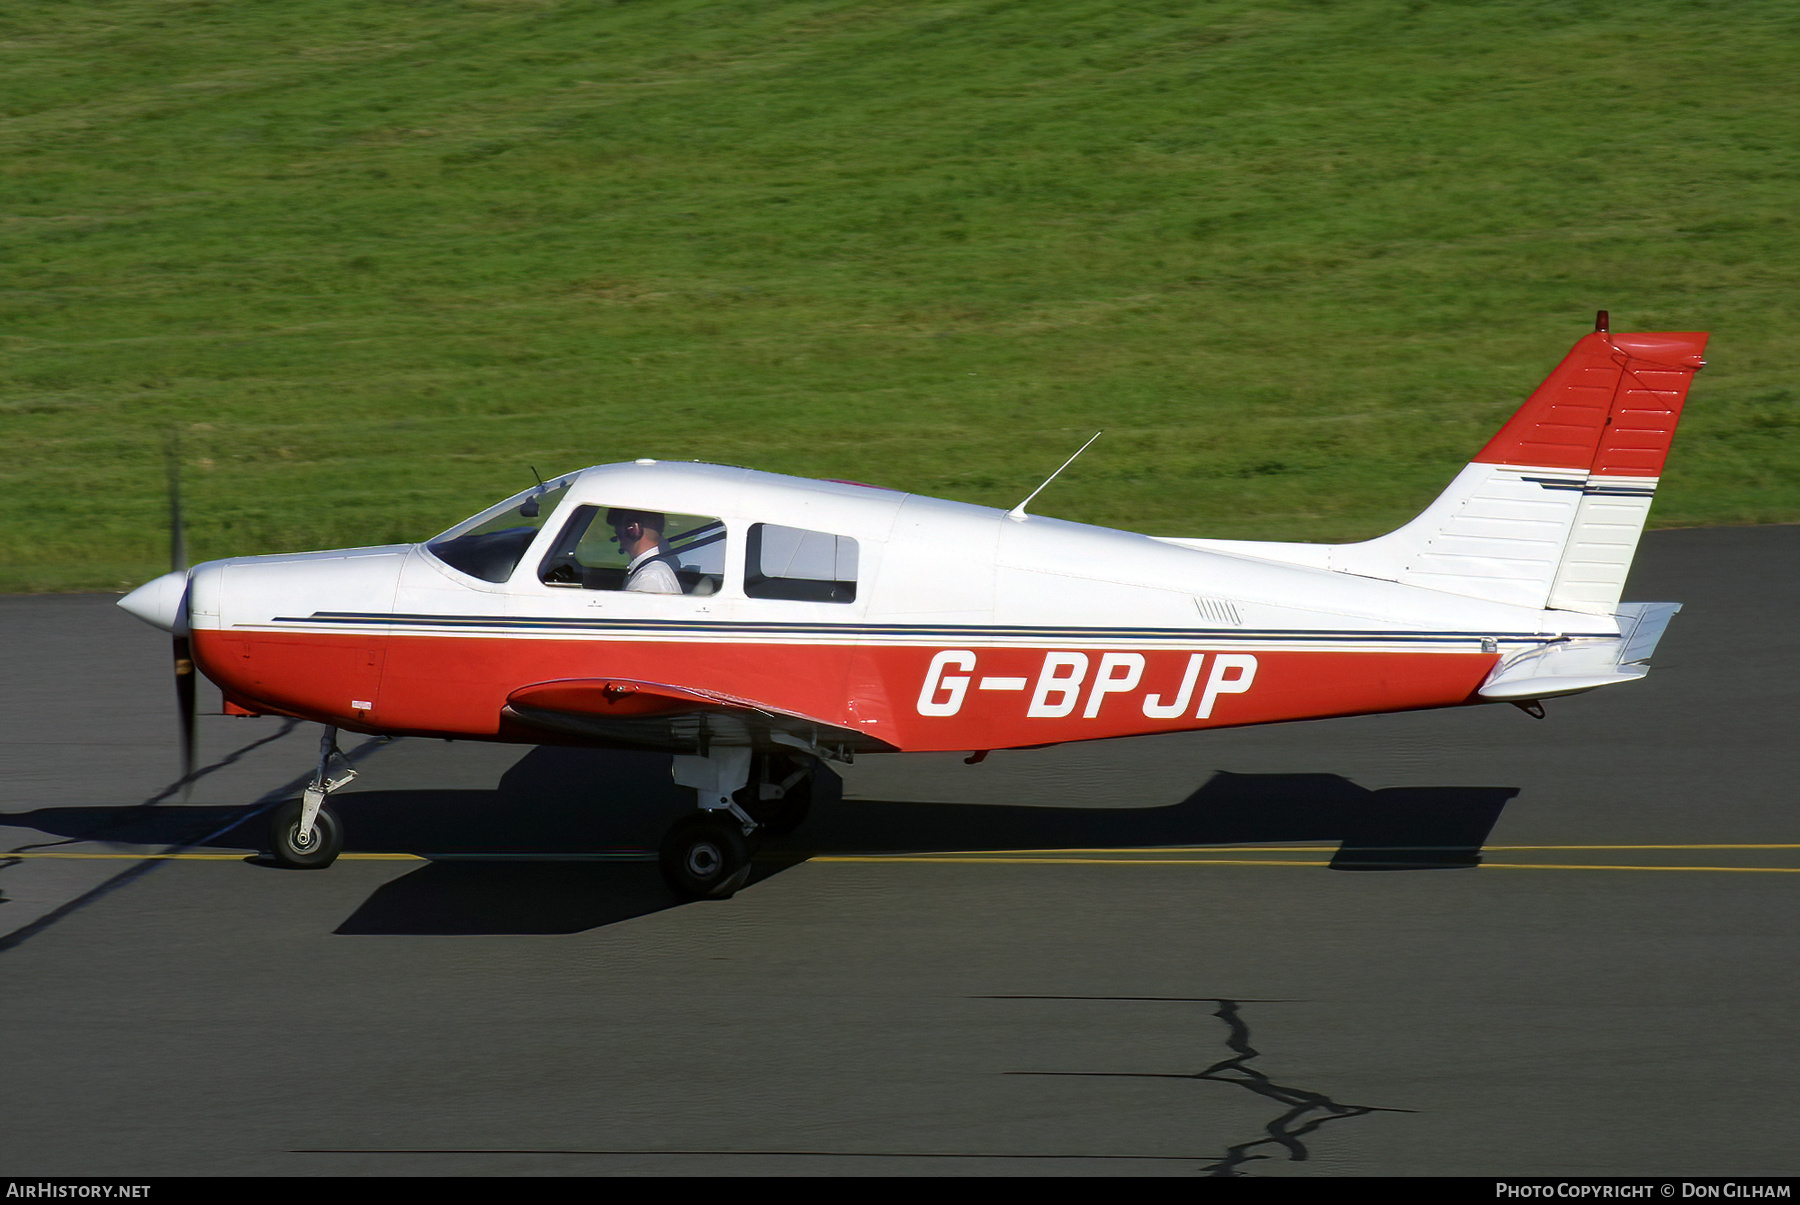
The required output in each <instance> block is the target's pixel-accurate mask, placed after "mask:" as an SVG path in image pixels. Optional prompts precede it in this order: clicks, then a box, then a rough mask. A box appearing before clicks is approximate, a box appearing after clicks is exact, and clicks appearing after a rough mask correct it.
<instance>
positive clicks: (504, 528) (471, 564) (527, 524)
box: [425, 477, 573, 583]
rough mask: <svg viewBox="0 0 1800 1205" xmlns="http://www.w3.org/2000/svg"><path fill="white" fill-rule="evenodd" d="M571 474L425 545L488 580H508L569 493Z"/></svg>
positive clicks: (444, 559) (452, 564)
mask: <svg viewBox="0 0 1800 1205" xmlns="http://www.w3.org/2000/svg"><path fill="white" fill-rule="evenodd" d="M572 480H573V479H572V478H568V477H564V478H559V479H558V480H555V481H551V482H547V483H546V484H545V485H543V486H542V487H540V488H538V489H534V490H528V491H526V492H525V493H523V494H519V495H517V496H516V497H512V498H508V499H507V500H506V501H505V502H502V503H500V504H499V505H498V506H495V507H491V508H489V509H488V510H484V511H482V512H481V513H480V514H479V515H476V516H475V517H474V518H472V519H467V520H464V521H463V522H461V523H458V524H457V525H456V526H455V527H452V528H451V529H450V530H449V531H447V532H445V533H444V534H443V535H441V536H439V537H437V538H436V539H435V540H432V541H430V542H429V543H427V544H426V545H425V547H426V548H428V549H430V550H431V553H432V555H433V556H435V557H437V559H438V560H440V561H442V562H444V564H446V565H449V566H450V567H451V568H452V569H460V570H462V571H463V572H464V573H466V574H468V575H469V576H470V577H478V578H480V579H481V580H482V581H484V582H496V583H498V582H504V581H506V580H507V579H508V578H510V577H511V576H512V575H513V570H515V569H517V568H518V567H519V561H520V559H521V558H523V557H524V555H525V550H526V549H527V548H530V547H531V542H532V541H533V540H534V539H536V538H537V533H538V529H539V528H541V527H542V526H543V525H544V520H546V519H548V518H549V517H550V515H551V514H552V513H553V512H554V511H555V510H556V507H557V504H558V503H559V502H561V501H562V499H563V495H564V494H566V493H568V492H569V485H570V482H571V481H572Z"/></svg>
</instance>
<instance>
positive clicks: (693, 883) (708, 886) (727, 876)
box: [660, 813, 750, 900]
mask: <svg viewBox="0 0 1800 1205" xmlns="http://www.w3.org/2000/svg"><path fill="white" fill-rule="evenodd" d="M660 861H661V864H662V874H663V880H664V881H665V882H666V883H668V885H669V888H670V890H672V891H674V892H675V894H677V895H681V896H686V897H687V898H688V899H695V900H699V899H715V900H722V899H729V898H730V897H731V896H732V895H733V894H734V893H735V892H736V891H737V889H738V888H739V887H742V886H743V885H744V880H745V879H747V878H749V877H750V843H749V842H748V841H746V840H745V839H744V829H743V826H742V825H740V824H739V823H738V822H737V821H736V820H734V819H732V818H731V816H730V815H729V813H728V814H726V815H724V816H722V817H721V816H711V815H699V816H689V817H688V818H687V819H685V820H682V821H680V822H679V823H677V824H676V825H675V827H673V828H671V829H670V830H669V834H668V836H666V837H664V838H663V843H662V854H661V858H660Z"/></svg>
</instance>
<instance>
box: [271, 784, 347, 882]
mask: <svg viewBox="0 0 1800 1205" xmlns="http://www.w3.org/2000/svg"><path fill="white" fill-rule="evenodd" d="M302 808H303V805H302V803H301V801H300V800H298V799H290V800H288V801H287V802H286V803H284V804H282V805H281V806H280V807H278V808H276V809H275V812H274V815H273V816H271V817H270V819H269V852H270V853H271V854H272V855H273V856H274V858H275V860H276V861H277V862H279V863H281V864H282V865H283V866H287V867H291V868H293V869H295V870H319V869H322V868H324V867H326V866H330V865H331V864H332V863H333V862H335V861H337V856H338V855H339V854H340V853H342V852H343V851H344V826H343V824H341V823H340V822H339V821H338V818H337V813H336V812H334V811H332V810H331V809H330V808H329V807H326V806H325V805H324V804H323V803H321V804H320V805H319V810H318V813H317V814H316V815H314V817H313V822H312V827H311V829H310V830H302V829H301V827H300V821H301V811H302Z"/></svg>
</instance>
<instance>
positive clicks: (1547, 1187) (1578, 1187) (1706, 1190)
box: [1494, 1180, 1794, 1201]
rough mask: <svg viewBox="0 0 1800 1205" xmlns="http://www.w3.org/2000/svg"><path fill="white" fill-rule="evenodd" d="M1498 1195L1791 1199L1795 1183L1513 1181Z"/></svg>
mask: <svg viewBox="0 0 1800 1205" xmlns="http://www.w3.org/2000/svg"><path fill="white" fill-rule="evenodd" d="M1494 1195H1495V1196H1496V1197H1499V1198H1501V1199H1503V1200H1520V1199H1523V1200H1564V1201H1589V1200H1599V1201H1606V1200H1613V1201H1616V1200H1633V1201H1637V1200H1669V1199H1673V1198H1677V1197H1679V1198H1681V1199H1683V1200H1693V1199H1696V1198H1698V1199H1708V1198H1715V1197H1716V1198H1723V1199H1729V1200H1734V1201H1736V1200H1763V1199H1774V1200H1791V1199H1792V1198H1793V1195H1794V1186H1793V1185H1792V1184H1773V1183H1767V1182H1757V1183H1752V1182H1740V1181H1732V1180H1718V1181H1713V1180H1706V1181H1699V1182H1696V1181H1693V1180H1651V1181H1647V1182H1644V1183H1640V1184H1580V1183H1570V1182H1568V1181H1566V1180H1559V1181H1556V1182H1554V1183H1532V1184H1511V1183H1508V1182H1507V1181H1505V1180H1497V1181H1495V1182H1494Z"/></svg>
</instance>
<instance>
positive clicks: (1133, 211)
mask: <svg viewBox="0 0 1800 1205" xmlns="http://www.w3.org/2000/svg"><path fill="white" fill-rule="evenodd" d="M1797 48H1800V10H1797V9H1795V8H1794V7H1793V6H1792V5H1791V4H1785V3H1776V2H1772V0H1739V2H1735V3H1731V4H1725V3H1706V2H1702V0H1686V2H1683V0H1642V2H1640V3H1638V4H1635V5H1630V6H1627V5H1620V4H1615V3H1599V2H1597V0H1592V2H1590V0H1489V2H1486V3H1448V2H1440V3H1426V2H1424V0H1409V2H1395V0H1338V2H1336V3H1332V2H1327V0H1320V2H1301V0H1285V2H1283V0H1275V2H1264V3H1252V2H1241V0H1219V2H1216V3H1172V2H1163V0H1155V2H1152V0H1141V2H1137V3H1133V2H1131V0H1006V2H1002V0H985V2H963V3H957V2H950V0H918V2H914V3H906V2H901V0H889V2H885V3H867V2H865V3H849V2H829V0H787V2H782V0H758V2H747V0H746V2H741V3H740V2H725V0H721V2H712V3H708V2H705V0H634V2H629V3H623V2H622V3H616V4H606V3H594V2H591V0H588V2H580V3H577V2H574V0H570V2H566V3H557V2H553V0H541V2H532V0H516V2H510V3H509V2H502V0H493V2H489V3H476V2H468V3H460V4H458V3H448V2H441V0H432V2H425V0H419V2H415V3H410V4H408V3H402V2H399V0H387V2H380V0H366V2H365V0H236V2H231V3H227V2H224V0H219V2H216V3H215V2H209V0H111V2H106V3H100V2H94V0H90V2H86V3H83V2H81V0H56V2H54V3H51V2H44V0H13V2H12V3H10V4H8V5H7V6H6V7H5V8H4V9H0V263H3V264H4V267H5V270H4V273H3V274H0V430H3V431H4V437H5V438H4V444H3V447H4V451H3V452H0V590H14V591H17V590H45V589H75V588H93V587H100V588H106V587H115V588H116V587H118V586H120V585H122V584H125V583H135V582H136V581H140V580H142V579H144V578H145V577H147V576H150V575H151V574H153V573H155V572H157V571H158V570H159V569H160V568H162V567H163V566H164V564H165V563H166V551H165V538H166V537H165V532H164V524H165V521H164V517H163V513H164V505H165V503H164V500H163V469H162V447H163V440H164V438H165V433H166V432H168V431H169V430H171V429H174V430H178V431H179V432H180V435H181V440H182V447H183V450H184V455H183V463H184V467H185V480H186V488H187V494H188V499H187V502H188V514H189V518H190V541H191V544H192V549H193V552H194V555H195V556H196V557H211V556H223V555H233V554H241V553H251V552H265V551H279V550H286V549H297V548H307V547H329V546H337V545H345V544H359V543H373V542H385V541H392V540H411V539H418V538H422V537H424V536H426V535H429V534H432V533H433V532H435V531H437V530H440V529H442V528H444V527H447V526H449V525H450V524H451V523H452V522H454V521H455V520H457V519H459V518H461V517H462V516H464V515H466V514H469V513H471V512H473V511H475V510H477V509H479V508H480V507H482V506H484V505H486V504H487V503H488V502H490V501H493V500H495V499H497V498H498V497H501V496H503V495H505V494H508V493H511V492H513V491H514V490H516V489H518V488H521V487H522V486H523V485H525V484H528V483H529V482H530V480H531V476H530V474H531V468H530V466H536V468H537V469H538V470H539V471H541V472H542V473H544V474H545V475H546V476H548V475H550V474H551V473H553V472H561V471H564V470H567V469H570V468H575V467H579V466H582V465H586V464H594V463H603V462H606V461H611V460H620V459H629V458H633V457H637V456H656V457H661V458H671V459H677V458H693V459H704V460H717V461H723V462H727V463H734V464H746V465H750V466H753V467H757V468H764V469H771V470H776V471H781V472H791V473H798V474H802V475H807V476H832V477H849V478H854V479H859V480H865V481H872V482H877V483H880V484H886V485H892V486H896V487H900V488H904V489H911V490H918V491H922V492H926V493H930V494H935V495H939V496H944V497H951V498H959V499H964V500H967V501H972V502H980V503H985V504H990V505H997V506H1010V505H1012V504H1013V503H1015V502H1017V501H1018V500H1019V499H1020V498H1022V497H1023V496H1024V495H1025V494H1026V493H1028V492H1029V491H1030V490H1031V489H1032V488H1033V487H1034V486H1035V485H1036V484H1037V483H1038V482H1039V481H1040V480H1042V478H1043V476H1044V475H1045V474H1047V473H1048V472H1049V471H1050V470H1051V469H1053V468H1055V466H1056V465H1057V464H1059V463H1061V461H1062V460H1063V458H1064V457H1066V456H1067V455H1068V453H1069V452H1071V451H1072V450H1073V449H1074V448H1075V447H1076V446H1078V444H1079V443H1080V442H1081V440H1082V439H1084V438H1086V436H1087V435H1088V434H1090V433H1091V432H1092V431H1094V430H1096V429H1099V428H1105V429H1106V430H1107V432H1108V434H1107V436H1106V437H1105V438H1104V439H1102V440H1101V441H1100V442H1099V443H1098V444H1096V445H1095V446H1094V448H1093V449H1092V450H1091V451H1089V452H1088V454H1087V455H1086V456H1084V457H1083V458H1082V459H1081V460H1080V461H1078V462H1077V463H1076V465H1075V466H1074V467H1072V468H1071V469H1070V470H1069V472H1068V473H1067V474H1065V475H1064V477H1063V478H1060V479H1059V480H1058V481H1057V483H1056V484H1055V485H1054V486H1052V487H1051V488H1050V490H1048V491H1046V493H1045V494H1044V495H1043V496H1042V497H1041V498H1040V500H1039V501H1038V503H1037V504H1036V505H1035V506H1034V509H1037V510H1041V511H1042V512H1043V513H1048V514H1056V515H1059V516H1063V517H1067V518H1073V519H1079V520H1084V521H1088V522H1096V523H1105V524H1109V525H1117V526H1125V527H1132V528H1135V529H1138V530H1148V531H1152V532H1155V533H1158V534H1181V535H1218V536H1237V537H1252V538H1276V539H1320V540H1326V539H1329V540H1338V539H1354V538H1360V537H1364V536H1369V535H1373V534H1376V533H1378V532H1380V531H1382V530H1386V529H1387V528H1389V527H1392V526H1394V525H1396V524H1397V523H1399V522H1401V521H1403V520H1404V519H1406V518H1408V517H1410V516H1411V515H1412V514H1413V513H1414V512H1415V511H1417V510H1418V508H1419V507H1420V506H1422V505H1423V504H1424V503H1425V502H1426V501H1428V500H1429V499H1430V498H1431V497H1432V496H1433V495H1435V494H1436V492H1437V491H1438V490H1439V489H1440V488H1441V487H1442V485H1443V484H1444V483H1445V482H1446V481H1448V480H1449V478H1450V477H1451V476H1452V475H1453V474H1454V473H1455V471H1456V470H1457V469H1458V468H1459V467H1460V466H1461V465H1462V464H1463V463H1464V462H1465V461H1466V460H1467V459H1468V457H1469V456H1470V455H1471V454H1472V453H1473V452H1474V451H1475V449H1477V448H1478V447H1480V445H1481V444H1482V442H1484V441H1485V439H1486V438H1487V436H1488V435H1489V434H1490V433H1491V431H1492V430H1493V429H1494V428H1495V427H1497V426H1498V424H1499V423H1500V421H1501V420H1502V419H1504V417H1505V416H1506V414H1507V413H1508V412H1510V410H1511V409H1512V407H1513V406H1515V405H1516V404H1517V402H1518V401H1519V400H1520V399H1521V398H1522V397H1523V396H1524V395H1525V394H1526V393H1527V392H1528V391H1529V390H1530V389H1531V387H1532V386H1533V385H1535V384H1536V383H1537V381H1538V380H1539V379H1541V378H1542V376H1543V374H1544V373H1545V372H1546V371H1547V370H1548V368H1549V367H1550V366H1551V365H1552V364H1553V363H1554V362H1555V361H1556V360H1557V359H1558V358H1559V357H1560V356H1561V354H1562V353H1563V352H1564V351H1565V350H1566V349H1567V347H1568V345H1569V344H1570V343H1572V342H1573V341H1574V340H1575V339H1576V338H1577V337H1578V336H1579V335H1580V334H1582V333H1583V331H1585V330H1586V329H1588V324H1589V322H1590V320H1591V318H1592V313H1593V311H1594V310H1595V309H1596V308H1602V307H1604V308H1607V309H1609V310H1611V311H1612V313H1613V315H1614V329H1625V330H1657V329H1664V330H1667V329H1676V330H1693V329H1704V330H1712V331H1713V332H1715V334H1714V338H1713V342H1712V345H1711V347H1710V349H1709V359H1710V360H1711V361H1712V366H1711V367H1710V368H1709V369H1708V370H1707V371H1706V372H1705V373H1703V374H1702V375H1701V377H1700V378H1699V380H1698V382H1697V384H1696V386H1695V389H1694V393H1693V397H1692V400H1691V404H1690V408H1689V411H1688V416H1687V419H1686V421H1685V422H1684V425H1683V429H1682V433H1681V435H1680V437H1679V438H1678V439H1677V441H1676V447H1675V453H1674V456H1673V457H1672V459H1671V461H1670V465H1669V470H1668V476H1667V477H1666V478H1665V485H1664V488H1663V490H1662V491H1661V493H1660V495H1659V498H1658V500H1657V505H1656V510H1655V512H1654V513H1653V516H1652V522H1653V523H1656V524H1663V525H1671V524H1683V525H1691V524H1701V523H1751V522H1783V521H1794V520H1796V519H1800V472H1797V471H1796V470H1797V469H1800V407H1797V406H1796V405H1795V392H1794V391H1795V390H1796V388H1800V386H1797V385H1796V384H1795V381H1794V376H1795V364H1796V362H1797V361H1800V336H1797V334H1796V329H1797V328H1796V321H1795V319H1796V316H1797V314H1800V300H1797V297H1796V290H1795V289H1794V287H1793V282H1794V278H1795V269H1796V266H1797V265H1796V255H1795V252H1794V250H1793V244H1794V241H1795V237H1796V234H1797V233H1800V221H1796V220H1795V219H1794V218H1793V216H1792V214H1793V212H1794V208H1795V207H1794V198H1795V197H1796V196H1800V141H1797V140H1796V139H1795V138H1794V137H1793V131H1794V130H1795V129H1796V128H1800V93H1796V91H1795V89H1794V88H1793V86H1792V79H1793V78H1794V77H1795V75H1796V74H1797V73H1800V53H1796V51H1797Z"/></svg>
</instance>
